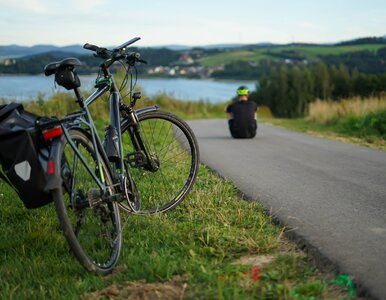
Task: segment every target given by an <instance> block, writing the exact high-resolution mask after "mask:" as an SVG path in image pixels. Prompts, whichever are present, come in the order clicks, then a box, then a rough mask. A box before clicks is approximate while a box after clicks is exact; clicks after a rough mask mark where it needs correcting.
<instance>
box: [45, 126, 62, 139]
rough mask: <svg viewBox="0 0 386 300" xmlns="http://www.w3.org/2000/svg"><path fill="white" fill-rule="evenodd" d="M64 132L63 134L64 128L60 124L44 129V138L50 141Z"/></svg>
mask: <svg viewBox="0 0 386 300" xmlns="http://www.w3.org/2000/svg"><path fill="white" fill-rule="evenodd" d="M62 134H63V129H62V127H60V126H58V127H54V128H51V129H47V130H44V131H43V138H44V140H45V141H48V140H50V139H53V138H56V137H59V136H61V135H62Z"/></svg>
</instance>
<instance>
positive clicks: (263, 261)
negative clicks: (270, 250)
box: [232, 254, 276, 268]
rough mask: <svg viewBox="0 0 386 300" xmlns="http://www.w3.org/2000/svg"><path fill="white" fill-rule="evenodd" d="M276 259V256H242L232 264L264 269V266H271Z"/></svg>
mask: <svg viewBox="0 0 386 300" xmlns="http://www.w3.org/2000/svg"><path fill="white" fill-rule="evenodd" d="M275 258H276V256H275V255H269V254H266V255H248V256H242V257H240V258H239V259H238V260H236V261H234V262H233V263H232V264H235V265H248V266H257V267H259V268H262V267H263V266H265V265H267V264H269V263H270V262H272V261H273V260H274V259H275Z"/></svg>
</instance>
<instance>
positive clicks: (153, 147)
mask: <svg viewBox="0 0 386 300" xmlns="http://www.w3.org/2000/svg"><path fill="white" fill-rule="evenodd" d="M137 116H138V120H139V128H140V133H141V137H142V141H143V142H144V144H145V147H146V149H147V151H148V152H150V155H151V156H152V157H155V158H156V160H157V162H158V164H159V169H158V170H157V171H155V172H153V171H148V170H146V169H145V168H143V167H133V166H131V167H130V168H129V169H130V173H131V174H127V176H131V178H132V179H133V180H134V182H135V184H136V189H137V191H136V192H137V193H138V194H139V198H140V200H139V202H140V208H139V211H138V212H137V213H139V214H153V213H161V212H166V211H168V210H170V209H172V208H174V207H175V206H176V205H177V204H179V203H181V202H182V201H183V200H184V199H185V197H186V196H187V194H188V193H189V191H190V189H191V188H192V186H193V183H194V181H195V179H196V176H197V173H198V169H199V148H198V143H197V140H196V138H195V136H194V133H193V132H192V130H191V129H190V127H189V126H188V124H186V122H184V121H183V120H181V119H180V118H179V117H177V116H176V115H174V114H172V113H170V112H166V111H163V110H156V111H147V112H143V113H140V114H138V115H137ZM122 145H123V149H124V155H126V157H127V155H128V154H130V153H133V152H134V147H133V143H132V141H131V139H130V134H129V125H125V127H123V128H122ZM173 156H174V157H173ZM120 206H121V207H122V208H123V209H124V210H126V211H130V208H129V207H128V205H127V204H125V203H124V202H122V203H120Z"/></svg>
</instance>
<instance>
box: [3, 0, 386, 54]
mask: <svg viewBox="0 0 386 300" xmlns="http://www.w3.org/2000/svg"><path fill="white" fill-rule="evenodd" d="M0 28H1V31H0V45H10V44H17V45H23V46H32V45H37V44H52V45H57V46H66V45H73V44H84V43H86V42H87V43H92V44H96V45H98V46H105V47H106V46H115V45H118V44H121V43H123V42H124V41H127V40H129V39H131V38H132V37H136V36H138V37H141V41H139V42H137V44H136V46H139V47H145V46H160V45H172V44H173V45H174V44H178V45H189V46H203V45H211V44H228V43H241V44H252V43H260V42H272V43H292V42H307V43H334V42H339V41H344V40H350V39H354V38H359V37H366V36H384V35H386V0H367V1H364V0H351V1H350V0H320V1H314V0H265V1H261V0H237V1H236V0H217V1H214V0H193V1H183V0H180V1H177V0H157V1H156V0H153V1H151V0H138V1H132V0H63V1H55V0H0Z"/></svg>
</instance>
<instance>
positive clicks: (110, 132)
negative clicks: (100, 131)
mask: <svg viewBox="0 0 386 300" xmlns="http://www.w3.org/2000/svg"><path fill="white" fill-rule="evenodd" d="M103 147H104V148H105V151H106V154H107V157H108V159H109V160H110V161H113V162H114V161H117V160H118V159H119V149H118V132H117V129H116V128H115V127H113V126H107V127H106V129H105V140H104V141H103Z"/></svg>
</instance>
